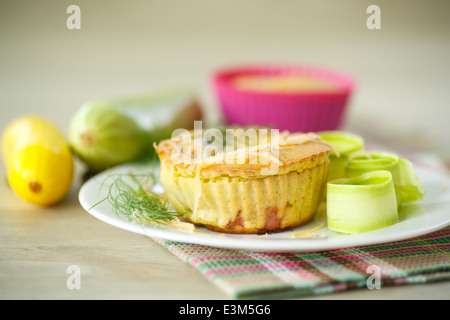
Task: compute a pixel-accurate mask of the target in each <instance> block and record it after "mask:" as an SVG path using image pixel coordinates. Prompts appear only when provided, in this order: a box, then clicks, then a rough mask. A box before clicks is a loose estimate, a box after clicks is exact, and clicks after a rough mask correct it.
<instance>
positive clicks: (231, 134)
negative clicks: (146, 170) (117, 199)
mask: <svg viewBox="0 0 450 320" xmlns="http://www.w3.org/2000/svg"><path fill="white" fill-rule="evenodd" d="M154 147H155V150H156V152H157V154H158V156H159V159H160V160H161V163H162V165H163V166H164V167H165V168H167V169H170V170H173V173H176V174H179V175H182V176H196V175H197V176H200V177H201V178H204V179H214V178H219V177H226V176H228V177H241V178H247V179H248V178H260V177H261V178H262V177H265V176H267V175H276V174H284V173H287V172H290V171H302V170H304V169H307V168H312V167H315V166H317V165H321V164H323V163H325V162H327V161H329V160H328V156H329V153H330V152H331V150H334V149H333V147H332V146H331V145H330V144H329V143H328V142H326V141H325V140H323V139H322V138H321V137H320V136H319V135H317V134H315V133H290V132H288V131H283V132H279V131H278V130H274V129H266V128H228V129H226V130H219V129H207V130H191V131H188V130H184V131H181V133H179V134H177V135H173V136H172V138H171V139H167V140H163V141H161V142H160V143H159V144H158V145H156V144H155V145H154Z"/></svg>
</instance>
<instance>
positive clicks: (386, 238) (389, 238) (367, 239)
mask: <svg viewBox="0 0 450 320" xmlns="http://www.w3.org/2000/svg"><path fill="white" fill-rule="evenodd" d="M148 165H149V164H146V165H145V164H139V163H138V164H133V163H128V164H125V165H120V166H117V167H114V168H111V169H108V170H105V171H103V172H100V173H99V174H97V175H95V176H93V177H92V178H90V179H89V180H88V181H86V182H85V183H83V185H82V186H81V188H80V190H79V193H78V199H79V202H80V204H81V206H82V207H83V209H84V210H85V211H87V213H89V214H90V215H92V216H93V217H95V218H96V219H98V220H100V221H103V222H105V223H107V224H109V225H112V226H114V227H116V228H119V229H122V230H126V231H129V232H133V233H136V234H141V235H144V236H148V237H150V238H157V239H160V240H165V241H171V242H184V243H190V244H195V245H202V246H209V247H215V248H222V249H229V250H241V251H255V252H318V251H327V250H336V249H344V248H351V247H363V246H370V245H377V244H383V243H388V242H395V241H402V240H407V239H410V238H415V237H420V236H423V235H425V234H429V233H432V232H435V231H438V230H441V229H443V228H445V227H447V226H449V225H450V216H449V218H448V219H447V220H445V219H444V220H442V221H441V222H440V223H435V224H432V225H430V226H426V227H424V228H420V229H419V230H414V229H412V230H406V231H402V232H399V233H396V232H393V233H391V234H383V237H382V239H380V238H379V237H376V236H375V237H373V236H372V237H371V236H370V233H371V232H377V230H380V229H377V230H372V231H368V232H364V233H357V234H349V235H342V236H341V235H339V236H338V238H337V239H333V240H332V241H331V240H330V239H329V238H324V239H322V238H313V239H311V238H307V239H289V238H269V237H270V235H268V236H267V237H264V235H259V236H258V237H261V238H260V239H258V238H257V237H255V236H256V235H245V234H243V235H239V234H233V235H230V234H223V233H218V232H214V231H209V230H208V231H206V233H203V232H195V231H193V232H190V233H189V232H188V231H185V230H182V232H180V230H181V229H177V228H173V227H168V226H162V227H160V226H157V225H155V226H148V225H141V224H137V223H133V222H132V221H130V220H128V219H127V218H126V217H119V216H117V215H115V214H114V213H113V212H112V211H111V212H109V213H104V212H103V211H102V210H99V209H98V207H93V208H91V207H92V204H90V203H89V201H86V199H85V197H83V196H84V194H85V192H86V190H88V189H89V188H90V187H91V184H93V183H94V181H95V180H96V179H100V178H101V177H105V176H106V175H108V174H111V173H112V172H114V171H120V170H128V172H130V171H131V172H132V171H133V170H137V167H140V166H148ZM150 165H151V164H150ZM417 169H418V172H419V173H423V172H426V173H429V174H435V175H438V173H436V172H435V171H433V170H430V169H427V168H422V167H421V168H417ZM439 177H440V178H441V179H445V180H446V182H447V183H448V184H449V185H450V178H449V177H442V176H439ZM97 182H98V181H97ZM99 200H101V199H99ZM88 209H89V210H88ZM319 222H320V221H319ZM325 222H326V220H325ZM399 223H401V222H397V223H396V224H394V225H392V226H388V227H385V228H382V229H386V228H390V227H392V228H393V229H395V226H397V227H398V224H399ZM305 225H306V224H305ZM305 225H302V226H301V227H304V226H305ZM196 228H197V227H196ZM324 228H326V229H327V230H329V229H328V228H327V227H326V224H325V226H324ZM319 231H320V230H318V231H317V232H319ZM286 232H295V231H292V230H291V231H286ZM205 235H207V236H205ZM211 238H214V243H208V240H211ZM249 238H251V239H249ZM355 239H357V242H356V243H352V242H354V241H355ZM243 240H245V241H243ZM296 240H298V241H296ZM280 243H281V244H282V245H280ZM299 244H300V245H299ZM306 244H307V246H306Z"/></svg>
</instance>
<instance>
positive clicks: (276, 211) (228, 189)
mask: <svg viewBox="0 0 450 320" xmlns="http://www.w3.org/2000/svg"><path fill="white" fill-rule="evenodd" d="M309 161H311V163H309V165H308V166H307V168H302V167H300V168H295V167H293V168H294V170H291V171H288V172H285V171H284V172H283V173H282V174H276V175H269V176H263V177H258V178H243V177H239V176H223V175H221V176H219V177H215V178H211V177H208V178H205V177H201V176H186V175H183V174H179V172H177V171H176V170H174V168H173V166H171V165H170V164H165V162H162V163H161V183H162V184H163V186H164V188H165V190H166V194H167V197H168V199H169V201H170V203H171V204H172V205H173V207H174V208H175V210H177V211H180V212H186V214H185V216H184V217H185V218H186V220H188V221H190V222H193V223H195V224H200V225H204V226H205V227H207V228H208V229H211V230H214V231H219V232H226V233H264V232H271V231H277V230H282V229H285V228H288V227H295V226H298V225H301V224H304V223H306V222H308V221H309V220H311V219H312V218H313V216H314V214H315V213H316V211H317V209H318V207H319V205H320V202H321V201H322V197H323V192H324V190H325V187H326V181H327V177H328V171H329V159H328V152H324V153H320V154H318V155H316V156H314V157H312V158H310V159H309Z"/></svg>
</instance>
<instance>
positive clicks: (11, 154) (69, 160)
mask: <svg viewBox="0 0 450 320" xmlns="http://www.w3.org/2000/svg"><path fill="white" fill-rule="evenodd" d="M2 154H3V161H4V163H5V165H6V170H7V174H8V182H9V184H10V186H11V188H12V189H13V190H14V191H15V193H17V194H18V195H19V196H20V197H21V198H22V199H24V200H25V201H27V202H30V203H32V204H36V205H39V206H49V205H52V204H55V203H56V202H58V201H60V200H61V199H62V198H63V197H64V196H65V195H66V194H67V192H68V191H69V188H70V185H71V183H72V179H73V173H74V160H73V155H72V152H71V150H70V148H69V146H68V144H67V142H66V140H65V138H64V136H63V134H62V133H61V132H60V131H59V129H58V128H57V127H56V126H55V125H54V124H52V123H51V122H49V121H48V120H46V119H43V118H40V117H37V116H33V115H27V116H23V117H20V118H18V119H15V120H14V121H12V122H11V123H10V124H9V125H8V126H7V127H6V128H5V130H4V132H3V137H2Z"/></svg>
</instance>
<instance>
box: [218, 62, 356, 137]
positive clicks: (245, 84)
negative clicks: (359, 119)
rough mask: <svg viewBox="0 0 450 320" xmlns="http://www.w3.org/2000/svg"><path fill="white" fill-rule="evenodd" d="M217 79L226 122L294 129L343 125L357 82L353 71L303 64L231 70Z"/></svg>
mask: <svg viewBox="0 0 450 320" xmlns="http://www.w3.org/2000/svg"><path fill="white" fill-rule="evenodd" d="M213 81H214V90H215V94H216V97H217V99H218V102H219V104H220V107H221V109H222V112H223V114H224V116H225V120H226V122H227V124H230V125H240V126H248V125H259V126H270V127H273V128H277V129H279V130H288V131H291V132H312V131H313V132H314V131H324V130H337V129H339V128H340V127H341V125H342V123H343V120H344V116H345V112H346V109H347V106H348V101H349V98H350V96H351V94H352V92H353V90H354V85H355V82H354V80H353V78H352V77H351V76H349V75H346V74H342V73H338V72H334V71H331V70H327V69H320V68H315V67H303V66H256V67H255V66H248V67H236V68H228V69H223V70H219V71H218V72H216V74H215V75H214V79H213Z"/></svg>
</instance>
